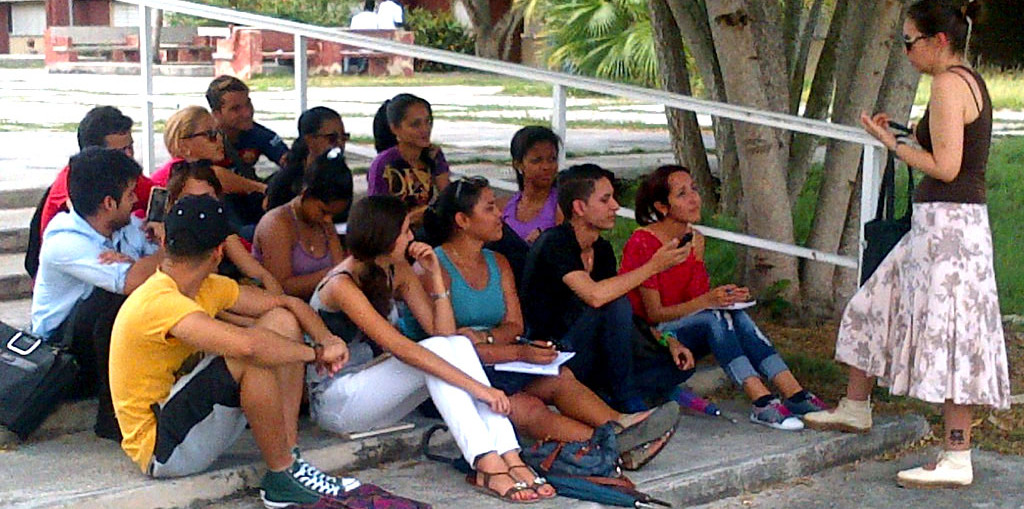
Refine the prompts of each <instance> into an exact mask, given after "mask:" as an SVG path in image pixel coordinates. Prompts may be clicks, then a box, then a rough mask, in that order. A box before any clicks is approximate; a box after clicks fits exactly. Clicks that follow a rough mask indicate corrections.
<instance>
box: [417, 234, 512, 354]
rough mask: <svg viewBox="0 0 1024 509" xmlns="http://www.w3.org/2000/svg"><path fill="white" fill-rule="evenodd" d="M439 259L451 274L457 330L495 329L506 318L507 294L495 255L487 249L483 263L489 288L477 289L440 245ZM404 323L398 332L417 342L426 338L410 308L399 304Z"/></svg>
mask: <svg viewBox="0 0 1024 509" xmlns="http://www.w3.org/2000/svg"><path fill="white" fill-rule="evenodd" d="M434 252H435V253H437V260H438V261H439V262H440V263H441V266H442V267H444V270H446V271H448V275H449V276H450V277H451V280H452V288H451V290H450V291H451V300H452V310H453V311H454V312H455V326H456V327H472V328H474V329H493V328H495V327H497V326H498V324H500V323H501V320H502V319H503V318H505V294H504V293H503V292H502V291H501V269H500V268H499V267H498V260H497V259H496V258H495V257H494V252H493V251H491V250H490V249H484V251H483V252H484V260H485V261H486V262H487V286H485V287H484V289H483V290H477V289H475V288H473V287H471V286H469V283H466V279H465V278H463V277H462V274H460V273H459V269H457V268H455V264H454V263H452V261H451V259H450V258H448V253H445V252H444V249H443V248H442V247H440V246H438V247H436V248H434ZM400 311H401V312H400V315H401V320H400V321H399V329H400V330H401V331H402V334H405V335H406V336H407V337H409V338H412V339H414V340H417V341H418V340H420V339H424V338H426V337H427V334H426V333H425V332H423V328H422V327H420V324H419V322H417V321H416V318H415V317H414V316H412V313H411V312H410V311H409V308H408V306H405V304H404V303H402V304H401V305H400Z"/></svg>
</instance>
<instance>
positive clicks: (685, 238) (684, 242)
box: [679, 232, 693, 247]
mask: <svg viewBox="0 0 1024 509" xmlns="http://www.w3.org/2000/svg"><path fill="white" fill-rule="evenodd" d="M692 240H693V232H689V233H687V234H686V235H683V238H681V239H679V247H683V246H685V245H687V244H689V243H690V242H691V241H692Z"/></svg>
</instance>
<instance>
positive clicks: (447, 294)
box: [430, 290, 452, 300]
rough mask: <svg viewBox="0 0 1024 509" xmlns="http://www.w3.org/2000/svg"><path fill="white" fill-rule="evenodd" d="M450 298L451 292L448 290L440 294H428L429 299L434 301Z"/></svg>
mask: <svg viewBox="0 0 1024 509" xmlns="http://www.w3.org/2000/svg"><path fill="white" fill-rule="evenodd" d="M451 296H452V292H450V291H448V290H445V291H443V292H441V293H432V294H430V298H431V299H434V300H441V299H447V298H449V297H451Z"/></svg>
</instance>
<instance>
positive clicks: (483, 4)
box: [462, 0, 500, 59]
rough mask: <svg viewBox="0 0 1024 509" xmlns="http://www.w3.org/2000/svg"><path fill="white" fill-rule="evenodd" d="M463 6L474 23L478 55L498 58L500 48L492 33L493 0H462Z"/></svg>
mask: <svg viewBox="0 0 1024 509" xmlns="http://www.w3.org/2000/svg"><path fill="white" fill-rule="evenodd" d="M462 6H463V7H465V8H466V12H467V13H468V14H469V20H470V22H471V23H472V24H473V34H474V35H475V36H476V43H475V44H476V56H478V57H484V58H494V59H497V58H498V57H499V56H500V53H499V52H500V48H499V45H498V44H497V43H495V41H494V39H495V37H494V34H492V33H491V32H492V29H493V23H491V2H490V0H462Z"/></svg>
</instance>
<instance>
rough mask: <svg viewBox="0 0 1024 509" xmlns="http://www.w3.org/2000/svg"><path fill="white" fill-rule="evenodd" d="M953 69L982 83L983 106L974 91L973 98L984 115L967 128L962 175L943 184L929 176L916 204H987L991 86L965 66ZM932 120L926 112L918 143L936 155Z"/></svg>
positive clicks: (918, 130)
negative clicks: (986, 180) (933, 148)
mask: <svg viewBox="0 0 1024 509" xmlns="http://www.w3.org/2000/svg"><path fill="white" fill-rule="evenodd" d="M950 69H964V70H965V71H967V72H969V73H970V74H971V76H973V77H974V79H975V81H977V82H978V91H979V92H980V94H981V104H978V98H977V97H975V96H974V93H973V89H972V88H971V91H972V92H971V97H974V104H975V106H976V107H977V108H978V111H980V113H979V114H978V118H976V119H975V120H974V122H971V123H970V124H967V125H965V126H964V149H963V159H962V161H961V163H960V173H958V174H957V176H956V178H955V179H953V181H952V182H943V181H941V180H939V179H937V178H934V177H930V176H927V175H926V176H925V177H924V179H923V180H922V181H921V183H920V184H919V185H918V186H917V191H916V192H915V193H914V202H915V203H925V202H954V203H985V167H986V165H987V164H988V151H989V147H990V146H991V144H992V101H991V100H990V99H989V96H988V87H986V86H985V80H983V79H982V78H981V75H979V74H978V73H976V72H974V70H973V69H970V68H968V67H965V66H962V65H955V66H953V67H950ZM951 72H952V71H951ZM953 73H954V74H956V75H957V76H960V78H961V79H963V80H964V81H965V82H967V85H968V88H970V80H968V79H967V78H966V77H965V76H964V75H963V74H961V73H959V72H953ZM929 117H930V115H929V111H928V110H926V111H925V112H924V118H922V119H921V123H920V124H918V126H917V142H918V143H920V144H921V146H922V147H923V148H924V149H925V150H927V151H929V152H932V137H931V129H930V128H929V125H928V123H929Z"/></svg>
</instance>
